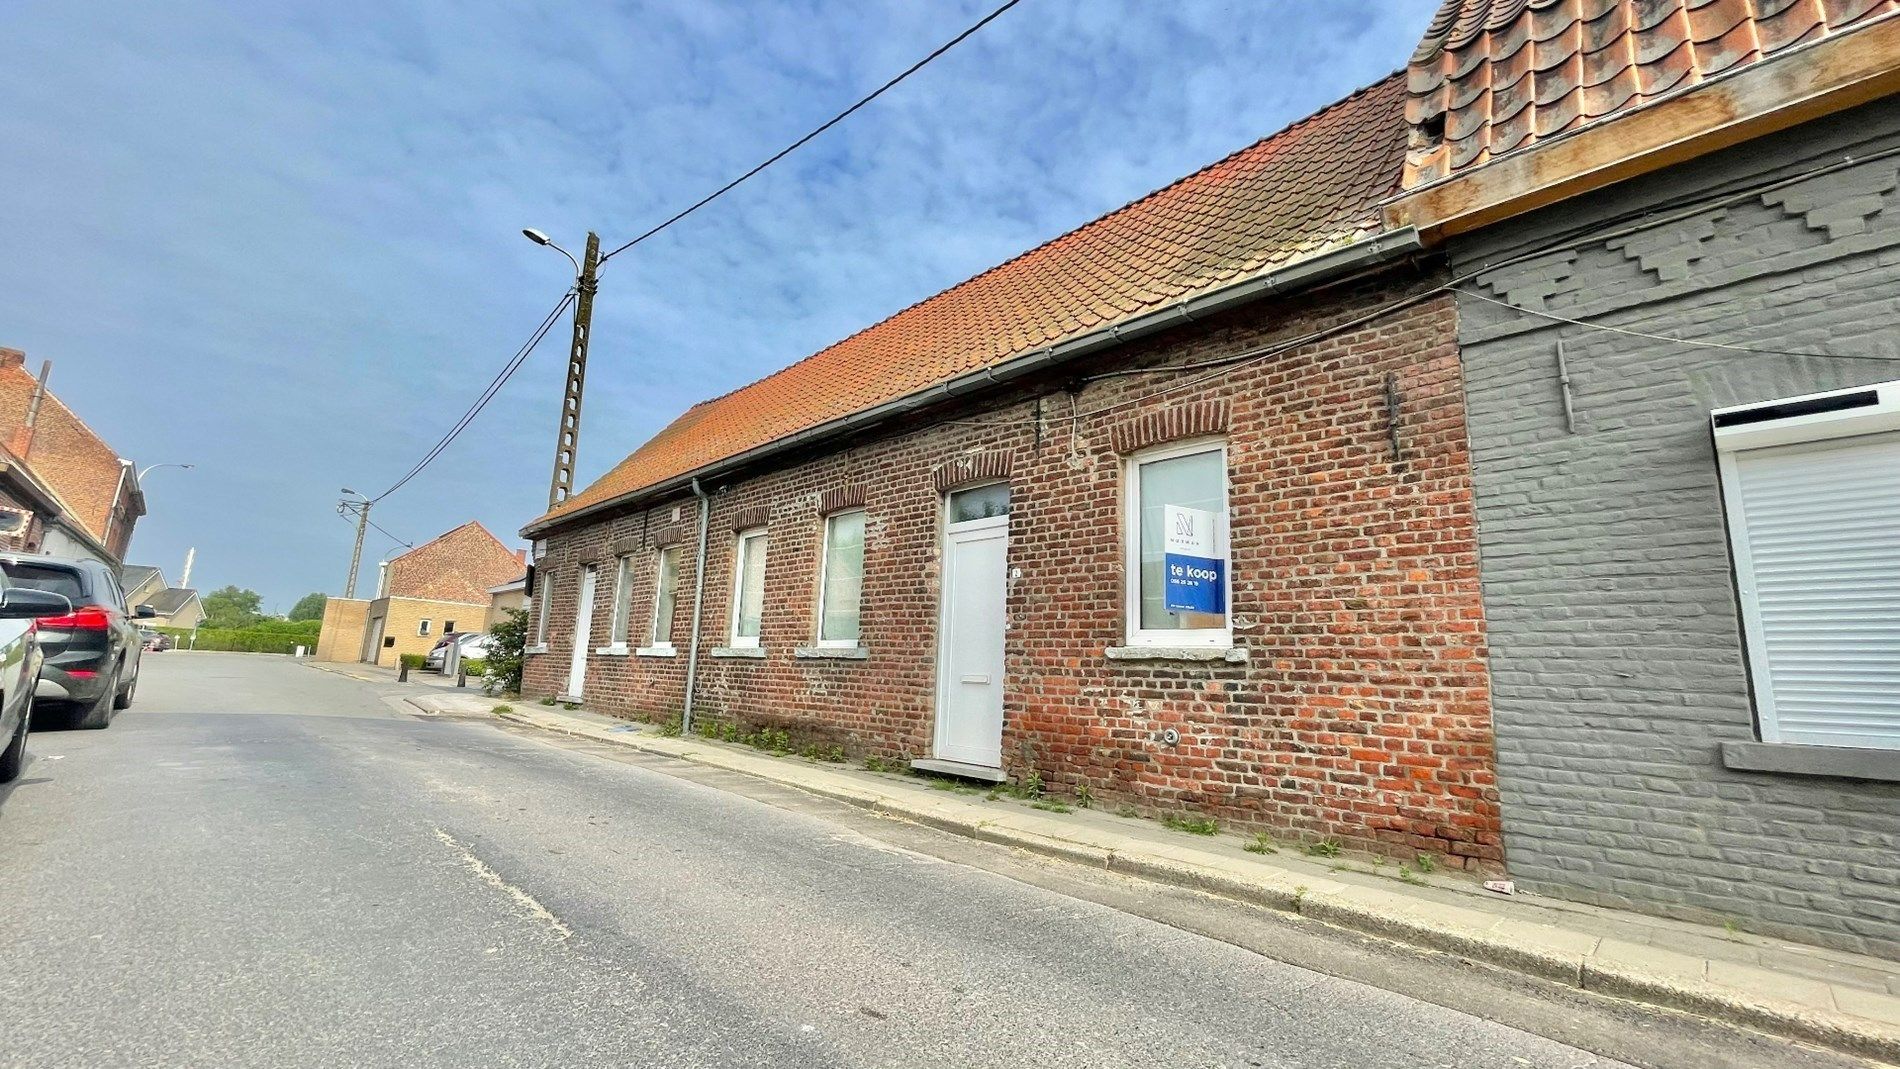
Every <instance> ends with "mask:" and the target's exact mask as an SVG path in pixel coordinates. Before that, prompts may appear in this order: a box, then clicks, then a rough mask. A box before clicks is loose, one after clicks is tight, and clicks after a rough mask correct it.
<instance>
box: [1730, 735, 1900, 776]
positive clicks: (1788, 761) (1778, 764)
mask: <svg viewBox="0 0 1900 1069" xmlns="http://www.w3.org/2000/svg"><path fill="white" fill-rule="evenodd" d="M1722 765H1723V767H1725V768H1731V769H1734V770H1736V771H1738V772H1779V773H1782V774H1784V775H1790V776H1834V777H1836V778H1839V779H1867V780H1880V781H1883V782H1887V783H1900V750H1872V749H1862V748H1860V747H1858V746H1803V745H1799V744H1796V743H1789V742H1725V743H1723V744H1722Z"/></svg>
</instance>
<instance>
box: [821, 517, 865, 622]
mask: <svg viewBox="0 0 1900 1069" xmlns="http://www.w3.org/2000/svg"><path fill="white" fill-rule="evenodd" d="M842 516H863V517H865V524H864V540H865V543H866V548H867V549H868V548H869V543H870V541H871V523H870V516H869V514H868V513H866V512H865V510H864V509H862V508H852V509H839V510H838V511H836V512H833V513H829V514H827V515H826V516H825V523H824V526H823V527H822V528H821V529H820V531H819V536H818V619H817V621H816V626H815V627H814V629H813V635H814V637H815V638H816V639H817V641H818V648H819V649H824V650H854V649H857V648H859V647H860V646H862V645H864V576H863V575H862V574H860V575H859V576H858V637H857V638H826V637H825V595H826V591H828V590H829V589H830V584H828V583H827V582H826V581H825V580H826V579H827V578H828V577H827V575H826V574H825V573H826V572H828V571H829V570H830V567H831V525H832V523H833V522H835V521H836V520H838V519H839V518H840V517H842Z"/></svg>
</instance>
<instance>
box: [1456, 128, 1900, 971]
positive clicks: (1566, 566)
mask: <svg viewBox="0 0 1900 1069" xmlns="http://www.w3.org/2000/svg"><path fill="white" fill-rule="evenodd" d="M1896 148H1900V104H1897V103H1894V102H1891V101H1889V102H1881V103H1877V104H1874V105H1869V106H1866V107H1863V108H1861V109H1859V110H1858V111H1856V112H1854V113H1851V114H1848V115H1845V116H1840V117H1837V118H1835V119H1832V120H1828V121H1825V122H1822V123H1815V124H1810V125H1809V126H1807V127H1805V128H1802V129H1799V130H1795V131H1790V132H1788V133H1784V134H1781V135H1777V136H1775V137H1773V138H1771V139H1767V140H1763V141H1760V142H1757V143H1755V144H1752V145H1747V146H1743V147H1742V148H1740V149H1738V150H1731V151H1730V152H1728V153H1725V154H1722V155H1719V156H1716V157H1711V158H1709V159H1706V160H1702V161H1698V162H1695V163H1692V164H1690V165H1686V166H1683V167H1679V168H1676V169H1674V170H1672V171H1669V172H1666V173H1664V174H1660V175H1655V176H1650V177H1648V178H1645V179H1641V180H1638V181H1636V182H1632V183H1627V184H1625V185H1624V186H1622V187H1619V188H1617V189H1614V190H1610V191H1605V192H1604V193H1602V194H1598V195H1596V196H1594V197H1591V198H1586V199H1583V200H1580V201H1577V202H1572V203H1570V204H1566V205H1563V206H1561V207H1560V209H1558V210H1556V211H1547V212H1544V213H1540V214H1539V215H1537V216H1533V217H1530V218H1527V219H1524V220H1520V221H1518V222H1515V223H1511V224H1507V225H1505V226H1502V227H1499V228H1495V229H1494V230H1492V231H1489V232H1486V233H1485V234H1484V235H1483V236H1482V237H1481V238H1479V239H1477V240H1474V241H1469V242H1467V243H1466V244H1465V245H1464V246H1463V247H1460V248H1457V249H1454V250H1453V258H1454V270H1455V271H1456V273H1457V274H1459V275H1465V274H1467V273H1470V272H1484V273H1480V274H1478V275H1477V277H1475V278H1474V279H1472V281H1471V282H1469V283H1467V284H1466V286H1467V288H1468V289H1469V291H1470V292H1471V293H1474V294H1479V295H1482V296H1484V297H1491V298H1498V299H1508V300H1510V301H1511V302H1512V303H1513V304H1516V305H1519V306H1524V307H1531V308H1541V309H1543V310H1546V311H1549V312H1552V313H1555V314H1560V315H1565V316H1569V317H1572V318H1583V319H1589V320H1592V321H1595V322H1600V323H1604V324H1610V325H1614V326H1618V327H1625V328H1631V329H1636V330H1643V331H1650V332H1655V333H1660V334H1665V335H1669V336H1672V337H1684V338H1694V339H1702V340H1707V341H1720V342H1725V343H1733V344H1745V345H1749V346H1756V347H1768V348H1785V349H1801V350H1820V351H1825V352H1830V353H1839V354H1855V355H1863V354H1864V355H1868V356H1875V357H1884V358H1885V359H1825V358H1815V357H1795V356H1783V355H1759V354H1748V353H1738V352H1730V351H1723V350H1718V349H1710V348H1696V347H1689V346H1684V345H1675V344H1670V343H1667V342H1660V341H1654V340H1650V339H1644V338H1636V337H1629V336H1626V335H1618V334H1613V333H1608V332H1604V331H1601V330H1596V329H1591V328H1588V327H1582V326H1574V325H1567V324H1561V323H1555V322H1551V321H1549V320H1542V319H1536V318H1533V317H1530V316H1527V315H1525V314H1524V313H1522V312H1518V311H1515V310H1513V309H1511V308H1505V307H1499V306H1497V305H1495V304H1492V303H1489V302H1487V301H1485V300H1482V299H1480V297H1478V296H1469V295H1467V296H1461V298H1460V301H1459V313H1460V336H1461V341H1462V342H1463V344H1464V361H1465V381H1466V389H1467V393H1468V398H1467V404H1468V419H1469V424H1470V436H1471V445H1472V456H1473V461H1474V467H1475V484H1476V492H1477V505H1478V520H1479V539H1480V542H1479V544H1480V550H1481V554H1482V563H1483V580H1484V597H1485V611H1486V615H1487V618H1488V624H1489V642H1490V658H1491V661H1490V663H1491V672H1492V686H1493V703H1494V719H1495V723H1496V731H1497V743H1498V780H1499V785H1500V788H1501V793H1502V801H1503V817H1504V829H1505V851H1506V860H1507V863H1508V865H1509V867H1510V871H1511V873H1512V875H1513V876H1514V877H1515V878H1516V879H1518V880H1519V881H1520V883H1521V884H1522V885H1523V886H1524V887H1526V888H1527V889H1529V890H1532V891H1537V892H1540V893H1546V894H1552V895H1560V896H1564V897H1570V898H1575V899H1581V900H1585V901H1591V902H1597V903H1602V904H1608V905H1618V906H1626V907H1634V908H1639V909H1646V910H1649V911H1652V912H1658V913H1663V914H1667V915H1672V916H1679V917H1684V918H1688V919H1695V920H1702V921H1721V920H1733V921H1734V922H1736V923H1737V924H1739V925H1740V926H1741V927H1742V928H1744V929H1747V930H1751V931H1761V932H1769V933H1773V934H1780V935H1787V936H1792V937H1795V938H1803V939H1808V940H1811V941H1816V942H1821V943H1825V944H1828V945H1834V946H1840V947H1845V948H1848V949H1854V950H1860V951H1864V952H1870V953H1877V954H1882V955H1885V956H1890V957H1891V956H1896V955H1900V784H1894V783H1876V782H1867V781H1859V780H1850V779H1838V778H1823V777H1802V776H1793V775H1787V774H1779V773H1756V772H1740V771H1731V770H1729V769H1726V768H1724V767H1723V766H1722V764H1721V759H1720V754H1719V747H1720V744H1721V743H1722V742H1724V741H1733V740H1751V739H1754V738H1755V737H1756V736H1755V728H1754V722H1753V712H1752V706H1751V702H1750V697H1749V692H1748V683H1747V679H1746V675H1745V670H1744V663H1743V654H1742V643H1741V635H1740V621H1739V616H1738V610H1737V608H1736V603H1735V593H1734V587H1733V583H1732V580H1731V575H1730V571H1729V556H1728V542H1727V537H1726V532H1725V528H1724V523H1723V517H1722V508H1721V500H1720V495H1719V487H1718V481H1717V471H1716V462H1715V456H1714V450H1713V447H1712V445H1711V443H1710V440H1709V433H1708V413H1709V410H1710V409H1711V408H1714V407H1719V406H1723V405H1730V404H1738V403H1742V402H1750V401H1760V400H1767V399H1770V398H1774V397H1780V396H1787V395H1790V394H1797V393H1808V392H1813V391H1817V390H1826V389H1835V388H1840V387H1846V386H1853V385H1861V384H1866V383H1871V382H1880V381H1885V380H1890V379H1897V378H1900V361H1897V360H1896V359H1895V358H1900V192H1897V191H1896V187H1897V186H1900V156H1893V157H1888V158H1885V159H1873V160H1868V159H1866V157H1868V156H1869V155H1873V154H1877V153H1879V152H1882V151H1886V150H1892V149H1896ZM1850 156H1851V157H1852V158H1853V159H1855V160H1857V161H1862V162H1859V163H1857V164H1855V165H1854V166H1851V167H1849V168H1848V169H1846V170H1843V171H1840V172H1837V173H1835V174H1831V175H1828V176H1825V177H1809V178H1806V179H1803V180H1799V181H1796V182H1794V183H1793V184H1791V185H1787V186H1784V187H1782V188H1780V189H1778V190H1774V191H1768V192H1761V191H1748V192H1746V195H1741V194H1740V193H1739V192H1738V191H1742V190H1746V189H1748V187H1752V186H1754V185H1756V184H1758V183H1761V182H1763V181H1764V180H1771V179H1778V178H1787V177H1793V176H1797V175H1799V174H1802V173H1805V172H1808V171H1811V170H1812V169H1813V168H1816V167H1821V166H1827V165H1831V164H1834V163H1836V162H1839V161H1842V160H1844V159H1847V158H1848V157H1850ZM1719 195H1725V197H1724V199H1725V202H1724V203H1720V204H1717V205H1712V206H1711V205H1705V204H1701V202H1704V201H1706V200H1707V199H1709V198H1711V197H1715V196H1719ZM1690 202H1696V203H1693V204H1692V203H1690ZM1698 205H1700V206H1699V207H1698ZM1644 210H1648V211H1649V212H1651V215H1650V218H1651V219H1657V218H1662V217H1666V216H1672V215H1676V214H1679V213H1682V212H1685V211H1686V212H1687V214H1686V216H1684V217H1681V218H1672V219H1667V220H1666V221H1664V222H1663V223H1661V224H1660V225H1658V224H1654V223H1652V224H1651V225H1648V226H1647V227H1646V228H1644V229H1640V230H1636V231H1635V232H1633V233H1632V232H1627V231H1630V230H1631V225H1632V224H1631V222H1630V218H1631V216H1630V213H1632V212H1640V211H1644ZM1583 225H1587V226H1589V227H1590V228H1591V229H1590V231H1589V233H1588V234H1587V235H1586V236H1585V237H1584V238H1582V239H1581V240H1578V241H1572V242H1569V243H1568V244H1569V247H1568V248H1565V249H1562V250H1554V251H1551V252H1549V253H1547V254H1545V255H1542V256H1539V257H1538V258H1536V259H1534V260H1531V261H1528V262H1523V263H1517V264H1513V265H1510V266H1502V265H1501V261H1502V260H1503V259H1505V258H1506V257H1509V256H1513V255H1515V254H1518V253H1521V252H1524V251H1526V250H1529V249H1532V248H1538V247H1542V246H1544V245H1546V244H1548V243H1550V242H1552V241H1554V240H1559V239H1560V237H1561V236H1562V235H1566V234H1569V235H1574V234H1575V232H1576V228H1578V227H1579V226H1583ZM1487 265H1500V266H1498V267H1496V268H1493V269H1491V270H1489V271H1488V272H1486V271H1485V268H1486V267H1487ZM1559 338H1561V339H1563V343H1564V347H1565V351H1566V357H1567V359H1568V362H1569V368H1570V376H1571V380H1572V392H1573V398H1574V404H1575V411H1576V432H1575V433H1574V434H1573V433H1569V432H1568V431H1567V430H1566V429H1565V425H1564V418H1563V411H1562V402H1561V397H1560V393H1559V389H1558V382H1557V372H1556V343H1557V341H1558V339H1559ZM1895 537H1900V532H1895Z"/></svg>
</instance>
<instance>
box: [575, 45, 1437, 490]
mask: <svg viewBox="0 0 1900 1069" xmlns="http://www.w3.org/2000/svg"><path fill="white" fill-rule="evenodd" d="M1405 74H1406V71H1405V68H1403V67H1401V68H1399V69H1397V70H1394V71H1392V72H1391V73H1389V74H1386V75H1384V76H1382V77H1379V78H1377V79H1375V80H1373V81H1371V82H1367V83H1366V84H1365V85H1362V86H1360V87H1359V88H1357V89H1354V90H1353V91H1352V92H1350V93H1347V94H1346V95H1345V96H1343V97H1340V98H1339V99H1337V100H1334V101H1333V102H1331V103H1329V104H1327V105H1326V106H1325V107H1322V108H1320V109H1319V110H1318V111H1315V112H1313V113H1312V114H1310V115H1306V116H1304V117H1302V118H1300V119H1296V120H1294V121H1293V122H1290V123H1288V124H1287V125H1285V126H1283V127H1281V128H1280V129H1278V130H1275V131H1273V132H1272V133H1270V134H1267V135H1265V136H1264V137H1258V138H1255V139H1254V140H1252V141H1249V142H1248V143H1246V144H1245V145H1242V146H1241V147H1239V148H1237V149H1235V150H1234V151H1232V152H1230V153H1228V154H1227V155H1225V156H1222V157H1221V158H1220V159H1218V160H1215V161H1214V162H1213V163H1210V164H1208V165H1206V166H1205V167H1202V168H1200V169H1199V170H1197V171H1193V172H1190V173H1188V174H1184V175H1182V176H1181V177H1179V178H1177V179H1175V180H1174V181H1172V182H1169V183H1168V184H1167V185H1164V186H1157V187H1156V188H1154V189H1151V190H1149V191H1148V192H1146V193H1143V194H1142V195H1141V196H1139V197H1136V198H1135V199H1133V200H1131V201H1128V202H1127V203H1125V204H1123V205H1122V206H1121V207H1119V208H1115V209H1112V210H1110V211H1107V212H1104V213H1103V214H1101V215H1098V216H1096V217H1095V218H1093V219H1090V220H1089V221H1088V222H1085V223H1083V224H1081V225H1080V226H1076V227H1073V228H1071V229H1069V230H1065V231H1063V232H1062V233H1060V234H1057V235H1056V236H1055V237H1052V238H1050V239H1049V240H1047V241H1045V242H1043V243H1042V244H1040V245H1037V246H1035V247H1033V248H1029V249H1025V250H1023V251H1022V252H1019V253H1017V254H1016V255H1015V256H1012V257H1010V258H1009V259H1007V260H1004V261H1003V262H1002V263H999V264H996V265H994V266H992V267H989V268H986V269H984V270H983V271H980V272H978V273H976V274H974V275H971V276H970V277H969V278H966V279H964V280H962V281H961V282H958V283H956V284H954V285H951V286H946V287H944V288H943V289H941V290H938V291H937V292H935V293H933V294H931V295H930V296H928V297H923V298H920V299H918V300H915V301H912V302H911V303H910V304H907V305H905V306H904V307H902V308H899V309H898V310H897V311H895V312H892V313H891V314H889V315H887V316H885V317H884V318H883V319H880V320H878V321H877V322H875V323H872V324H870V325H868V326H865V327H862V328H860V329H858V330H855V331H852V332H851V333H849V334H847V335H845V336H844V337H842V338H839V339H838V340H837V341H835V342H832V343H831V344H830V345H827V346H825V347H824V348H822V349H818V350H817V351H815V352H813V353H811V354H809V355H807V356H804V357H801V358H799V359H798V360H795V361H793V362H792V363H790V364H786V365H785V366H784V367H781V368H779V369H777V370H775V371H771V372H768V373H766V374H764V375H761V376H759V377H758V378H756V379H753V380H751V381H750V382H745V383H741V384H740V385H738V386H734V387H733V388H732V389H730V390H727V391H726V392H725V393H722V394H716V395H714V396H712V397H708V398H706V399H705V400H703V401H696V402H694V403H693V404H692V405H691V406H690V407H688V408H687V409H686V412H684V413H681V415H680V417H679V418H684V416H685V415H686V414H687V413H690V412H692V411H693V410H695V409H698V408H703V407H705V406H707V405H710V404H714V403H715V402H718V401H723V400H725V399H726V398H728V397H731V396H732V395H733V394H736V393H742V392H744V391H746V390H749V389H751V388H752V387H754V386H757V385H758V384H760V383H762V382H764V381H766V380H767V379H772V378H777V377H778V376H780V375H783V374H785V373H786V372H788V371H791V370H792V369H793V368H796V367H800V366H802V365H804V364H808V363H810V362H811V361H813V360H816V359H818V358H819V357H821V356H823V355H825V354H826V353H828V352H830V351H832V350H833V349H836V348H838V347H839V346H841V345H845V344H848V343H850V342H852V341H854V340H856V339H858V338H861V337H863V336H864V335H866V334H869V333H871V332H872V331H874V330H877V329H878V328H880V327H883V326H884V325H885V324H887V323H890V322H892V321H893V320H897V319H901V318H903V316H904V315H905V314H906V313H908V312H912V311H915V310H917V309H919V308H922V307H923V306H924V305H927V304H929V303H930V302H932V301H934V300H937V299H938V298H941V297H947V296H949V295H950V294H952V293H955V292H956V291H957V290H960V289H962V288H964V287H965V286H969V285H971V284H972V283H975V282H978V281H980V280H982V279H984V278H988V277H989V276H991V275H994V274H997V273H998V272H1001V271H1005V270H1007V269H1009V268H1010V267H1013V266H1015V265H1016V264H1019V263H1021V262H1022V261H1024V260H1027V259H1029V258H1031V257H1033V256H1035V255H1036V254H1037V253H1040V252H1042V251H1043V250H1044V249H1048V248H1052V247H1054V246H1056V245H1060V244H1062V243H1063V242H1065V241H1070V240H1080V239H1082V238H1083V236H1084V235H1088V234H1089V233H1090V232H1091V231H1093V230H1094V229H1095V228H1097V227H1100V226H1101V225H1102V224H1104V223H1106V222H1107V221H1108V220H1110V219H1113V218H1115V217H1116V216H1119V215H1121V214H1123V213H1124V212H1130V211H1137V210H1139V209H1141V208H1142V207H1143V206H1144V205H1146V204H1148V202H1150V201H1152V200H1153V199H1154V198H1156V197H1159V196H1160V195H1162V194H1163V193H1166V192H1168V191H1169V190H1171V189H1175V188H1177V187H1179V186H1182V185H1185V184H1187V183H1189V182H1192V181H1194V180H1195V179H1197V178H1200V177H1201V176H1202V175H1205V174H1207V173H1209V172H1210V171H1217V170H1219V169H1220V168H1222V167H1226V166H1231V165H1232V164H1233V163H1234V161H1236V160H1238V159H1239V158H1240V157H1242V156H1245V155H1246V154H1247V153H1249V152H1252V151H1253V150H1254V149H1256V148H1258V147H1260V145H1261V144H1262V143H1264V142H1267V141H1271V140H1273V139H1274V138H1276V137H1280V136H1283V135H1285V134H1290V133H1292V132H1293V131H1295V130H1298V129H1300V128H1301V127H1304V126H1309V125H1311V124H1312V123H1314V122H1317V121H1318V120H1320V119H1322V118H1324V117H1325V116H1326V115H1328V114H1329V113H1331V112H1334V111H1337V110H1339V109H1340V108H1342V107H1345V106H1346V105H1347V104H1350V103H1352V102H1353V101H1355V100H1357V99H1359V98H1360V97H1362V96H1365V95H1366V94H1367V93H1370V92H1372V91H1373V90H1375V89H1378V88H1380V87H1382V86H1384V85H1385V84H1386V83H1388V82H1390V81H1392V80H1393V79H1403V78H1404V77H1405ZM674 422H675V423H677V422H678V419H676V420H675V421H674ZM672 425H673V424H668V426H669V427H670V426H672ZM556 510H557V511H558V510H559V506H556Z"/></svg>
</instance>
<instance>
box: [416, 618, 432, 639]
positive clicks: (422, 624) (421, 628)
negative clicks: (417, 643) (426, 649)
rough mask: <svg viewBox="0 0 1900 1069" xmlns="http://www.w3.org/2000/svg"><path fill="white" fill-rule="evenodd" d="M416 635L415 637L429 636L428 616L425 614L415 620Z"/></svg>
mask: <svg viewBox="0 0 1900 1069" xmlns="http://www.w3.org/2000/svg"><path fill="white" fill-rule="evenodd" d="M416 637H417V638H428V637H429V618H428V617H427V616H425V617H423V618H422V619H420V620H417V621H416Z"/></svg>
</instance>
